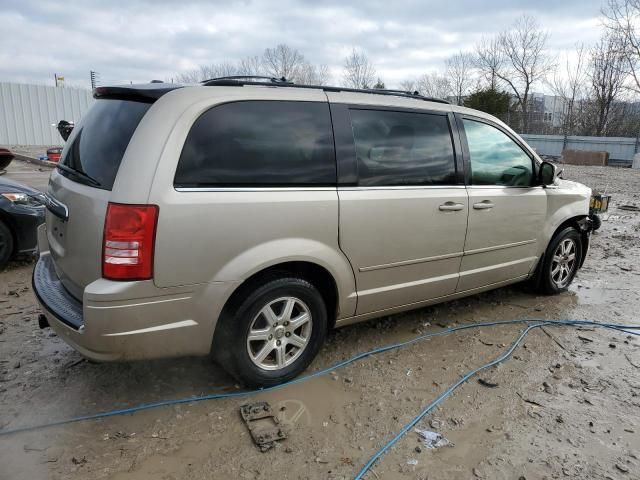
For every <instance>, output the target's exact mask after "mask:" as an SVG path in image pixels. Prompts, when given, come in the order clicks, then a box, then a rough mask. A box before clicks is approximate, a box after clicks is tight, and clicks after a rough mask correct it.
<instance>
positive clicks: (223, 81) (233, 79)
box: [200, 75, 293, 87]
mask: <svg viewBox="0 0 640 480" xmlns="http://www.w3.org/2000/svg"><path fill="white" fill-rule="evenodd" d="M246 79H248V80H249V81H248V82H246V81H243V80H246ZM256 80H263V81H264V80H266V82H267V83H269V84H279V85H293V82H290V81H288V80H287V79H286V78H284V77H280V78H276V77H267V76H264V75H227V76H224V77H216V78H210V79H208V80H203V81H202V82H200V83H201V84H202V85H204V86H205V87H211V86H214V85H238V84H240V85H245V84H250V83H265V82H259V81H256Z"/></svg>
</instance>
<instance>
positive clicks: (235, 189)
mask: <svg viewBox="0 0 640 480" xmlns="http://www.w3.org/2000/svg"><path fill="white" fill-rule="evenodd" d="M174 189H175V190H176V191H177V192H335V191H336V187H174Z"/></svg>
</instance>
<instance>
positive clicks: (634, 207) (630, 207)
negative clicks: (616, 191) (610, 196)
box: [618, 205, 640, 212]
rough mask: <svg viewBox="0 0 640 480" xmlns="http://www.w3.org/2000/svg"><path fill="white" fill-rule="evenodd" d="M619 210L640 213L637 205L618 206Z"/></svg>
mask: <svg viewBox="0 0 640 480" xmlns="http://www.w3.org/2000/svg"><path fill="white" fill-rule="evenodd" d="M618 209H619V210H626V211H628V212H640V207H638V206H637V205H618Z"/></svg>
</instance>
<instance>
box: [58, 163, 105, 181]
mask: <svg viewBox="0 0 640 480" xmlns="http://www.w3.org/2000/svg"><path fill="white" fill-rule="evenodd" d="M56 168H59V169H60V170H62V171H63V172H66V173H68V174H70V175H73V176H75V177H77V178H80V179H82V180H84V181H85V182H86V183H88V184H89V185H93V186H94V187H101V186H102V184H101V183H100V182H99V181H97V180H96V179H95V178H93V177H90V176H89V175H87V174H86V173H84V172H81V171H79V170H76V169H74V168H71V167H67V166H66V165H63V164H61V163H59V164H57V165H56Z"/></svg>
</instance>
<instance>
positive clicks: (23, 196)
mask: <svg viewBox="0 0 640 480" xmlns="http://www.w3.org/2000/svg"><path fill="white" fill-rule="evenodd" d="M0 195H2V196H3V197H4V198H6V199H7V200H9V201H10V202H12V203H15V204H16V205H28V206H30V207H42V206H44V205H43V203H42V202H41V201H40V200H39V199H38V198H37V197H34V196H31V195H29V194H27V193H23V192H15V193H0Z"/></svg>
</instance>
